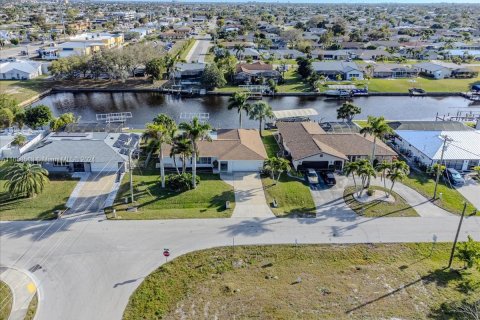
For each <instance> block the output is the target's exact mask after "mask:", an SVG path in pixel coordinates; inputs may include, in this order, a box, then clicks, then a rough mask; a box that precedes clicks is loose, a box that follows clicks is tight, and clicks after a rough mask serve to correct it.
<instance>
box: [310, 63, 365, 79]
mask: <svg viewBox="0 0 480 320" xmlns="http://www.w3.org/2000/svg"><path fill="white" fill-rule="evenodd" d="M312 68H313V71H315V72H316V73H318V74H319V75H324V76H326V77H327V78H329V79H332V80H336V77H337V75H340V76H341V77H342V80H352V78H355V79H357V80H363V71H362V69H361V68H360V67H359V66H358V65H357V64H356V63H355V62H346V61H319V62H312Z"/></svg>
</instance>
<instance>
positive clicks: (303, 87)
mask: <svg viewBox="0 0 480 320" xmlns="http://www.w3.org/2000/svg"><path fill="white" fill-rule="evenodd" d="M284 80H285V83H284V84H281V85H278V86H277V89H278V92H309V91H311V88H310V86H309V85H308V84H305V83H304V82H303V80H302V78H301V77H300V75H299V74H297V71H296V68H290V70H288V71H287V72H285V75H284Z"/></svg>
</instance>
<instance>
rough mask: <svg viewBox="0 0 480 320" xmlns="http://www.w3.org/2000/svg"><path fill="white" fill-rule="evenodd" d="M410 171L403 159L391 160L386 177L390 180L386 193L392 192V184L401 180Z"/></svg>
mask: <svg viewBox="0 0 480 320" xmlns="http://www.w3.org/2000/svg"><path fill="white" fill-rule="evenodd" d="M409 173H410V167H409V166H408V164H407V163H406V162H405V161H393V162H392V164H391V167H390V171H389V172H388V173H387V177H388V178H389V179H390V181H391V182H392V185H391V187H390V191H389V193H388V195H391V194H392V191H393V186H394V185H395V182H396V181H397V180H400V181H402V180H403V179H404V178H405V177H406V176H408V174H409Z"/></svg>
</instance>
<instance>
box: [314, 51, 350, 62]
mask: <svg viewBox="0 0 480 320" xmlns="http://www.w3.org/2000/svg"><path fill="white" fill-rule="evenodd" d="M312 56H313V57H316V58H318V59H320V60H347V59H349V58H350V56H351V55H350V53H349V52H348V51H347V50H313V52H312Z"/></svg>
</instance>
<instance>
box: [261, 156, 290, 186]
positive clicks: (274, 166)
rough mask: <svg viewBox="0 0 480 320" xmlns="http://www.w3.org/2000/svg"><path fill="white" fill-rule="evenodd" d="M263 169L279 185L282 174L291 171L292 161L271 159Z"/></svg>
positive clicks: (266, 161) (265, 163)
mask: <svg viewBox="0 0 480 320" xmlns="http://www.w3.org/2000/svg"><path fill="white" fill-rule="evenodd" d="M263 169H264V170H265V171H266V172H268V173H269V174H270V176H271V177H272V179H273V180H275V183H277V182H278V181H279V180H280V177H281V175H282V173H284V172H289V171H290V170H291V167H290V161H288V160H287V159H285V158H279V157H270V158H268V159H267V160H265V162H264V164H263ZM275 176H276V178H275Z"/></svg>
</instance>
